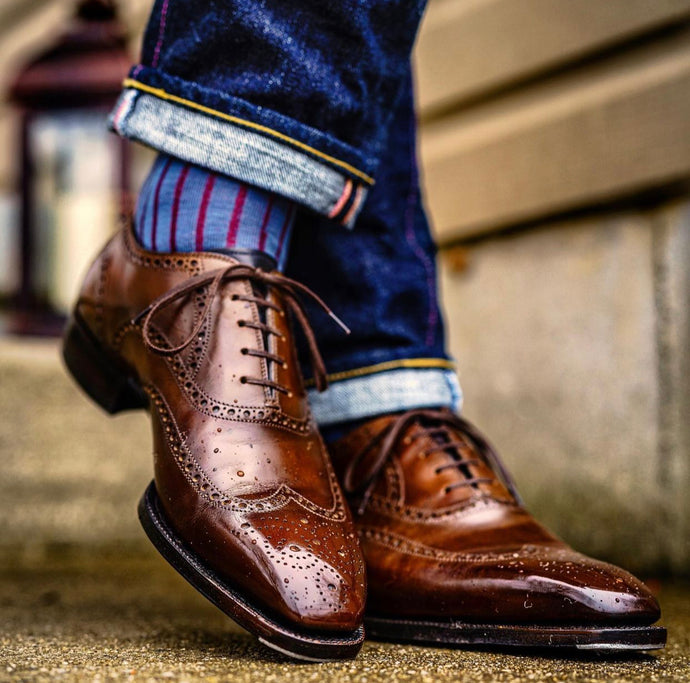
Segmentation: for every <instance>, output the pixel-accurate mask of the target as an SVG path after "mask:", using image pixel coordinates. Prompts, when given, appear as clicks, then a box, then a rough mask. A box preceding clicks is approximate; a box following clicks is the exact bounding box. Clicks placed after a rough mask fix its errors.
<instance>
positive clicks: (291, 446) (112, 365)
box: [63, 228, 365, 660]
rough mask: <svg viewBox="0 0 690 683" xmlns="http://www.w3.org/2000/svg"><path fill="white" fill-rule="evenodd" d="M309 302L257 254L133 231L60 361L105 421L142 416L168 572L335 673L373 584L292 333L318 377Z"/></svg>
mask: <svg viewBox="0 0 690 683" xmlns="http://www.w3.org/2000/svg"><path fill="white" fill-rule="evenodd" d="M257 258H258V259H259V261H258V265H259V267H257ZM305 293H306V294H307V295H308V294H309V292H308V290H306V288H304V287H302V286H301V285H299V283H296V282H295V281H293V280H289V279H288V278H285V277H284V276H282V275H281V274H280V273H278V272H276V271H271V270H270V269H269V268H268V267H267V264H265V263H263V262H261V257H260V256H257V255H256V254H254V255H252V254H248V253H241V254H240V253H238V254H236V255H233V254H232V253H227V254H217V253H198V254H155V253H150V252H146V251H145V250H143V249H141V248H140V247H139V246H138V245H137V244H136V241H135V238H134V236H133V234H132V232H131V230H130V229H129V228H126V229H124V230H123V231H122V232H121V233H119V234H118V235H117V236H115V237H114V239H113V240H111V242H110V243H109V244H108V245H107V246H106V248H105V249H104V250H103V252H102V253H101V254H100V255H99V256H98V258H97V259H96V262H95V263H94V264H93V266H92V268H91V269H90V271H89V273H88V275H87V277H86V280H85V283H84V286H83V289H82V292H81V295H80V297H79V300H78V302H77V304H76V307H75V309H74V313H73V316H72V318H71V321H70V323H69V326H68V329H67V332H66V335H65V341H64V351H63V355H64V357H65V361H66V364H67V367H68V369H69V370H70V371H71V373H72V374H73V375H74V376H75V378H76V379H77V381H78V382H79V384H81V386H82V387H83V388H84V389H85V390H86V391H87V393H89V394H90V395H91V397H92V398H94V399H95V400H96V401H97V402H98V403H99V404H100V405H101V406H102V407H104V408H105V409H106V410H108V411H109V412H111V413H115V412H118V411H120V410H124V409H128V408H148V410H149V412H150V415H151V420H152V425H153V443H154V473H155V478H154V482H155V483H152V485H151V486H150V487H149V488H148V489H147V491H146V493H145V495H144V497H143V498H142V500H141V503H140V506H139V516H140V519H141V521H142V524H143V526H144V528H145V530H146V532H147V534H148V535H149V537H150V538H151V540H152V541H153V543H154V544H155V545H156V547H157V548H158V549H159V550H160V552H161V553H162V554H163V555H164V557H165V558H166V559H167V560H168V561H169V562H170V563H171V564H172V565H173V566H174V567H175V568H176V569H177V570H178V571H179V572H180V573H181V574H182V575H183V576H185V578H187V579H188V580H189V581H190V582H191V583H192V584H193V585H194V586H195V587H196V588H198V589H199V590H200V591H201V592H202V593H203V594H204V595H206V596H207V597H208V598H209V599H211V600H212V601H213V602H214V603H215V604H217V605H218V606H219V607H220V608H221V609H223V610H224V611H225V612H226V613H227V614H228V615H229V616H231V617H232V618H234V619H235V620H236V621H237V622H238V623H240V625H242V626H243V627H245V628H247V629H248V630H249V631H251V632H253V633H254V634H256V635H257V636H258V637H259V638H260V639H261V640H262V641H263V642H265V643H266V644H267V645H269V646H271V647H273V648H275V649H277V650H280V651H281V652H284V653H286V654H289V655H291V656H294V657H299V658H303V659H313V660H327V659H341V658H346V657H352V656H354V655H355V654H356V653H357V651H358V650H359V648H360V646H361V643H362V640H363V629H362V618H363V610H364V602H365V572H364V565H363V559H362V556H361V552H360V549H359V546H358V541H357V538H356V535H355V533H354V529H353V527H352V523H351V517H350V513H349V511H348V509H347V506H346V504H345V502H344V499H343V496H342V493H341V490H340V487H339V484H338V482H337V479H336V476H335V474H334V472H333V470H332V468H331V464H330V461H329V458H328V455H327V453H326V450H325V448H324V445H323V442H322V440H321V438H320V436H319V433H318V431H317V429H316V426H315V424H314V422H313V420H312V417H311V415H310V412H309V407H308V404H307V399H306V393H305V389H304V386H303V382H302V378H301V374H300V370H299V366H298V364H297V361H296V357H295V349H294V343H293V339H292V330H291V321H290V319H291V318H292V319H294V320H295V321H296V322H297V323H299V324H301V325H302V326H303V328H304V331H305V333H306V336H307V338H308V339H309V340H310V342H311V348H312V353H313V354H314V356H315V359H314V360H315V367H316V368H317V371H318V370H320V369H322V363H321V361H320V356H319V355H318V349H316V347H315V344H314V340H313V334H312V333H311V330H310V328H309V324H308V322H307V320H306V317H305V316H304V313H303V312H302V309H301V304H300V303H299V295H302V294H305ZM321 374H323V373H321Z"/></svg>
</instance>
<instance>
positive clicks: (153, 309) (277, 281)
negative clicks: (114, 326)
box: [132, 263, 350, 393]
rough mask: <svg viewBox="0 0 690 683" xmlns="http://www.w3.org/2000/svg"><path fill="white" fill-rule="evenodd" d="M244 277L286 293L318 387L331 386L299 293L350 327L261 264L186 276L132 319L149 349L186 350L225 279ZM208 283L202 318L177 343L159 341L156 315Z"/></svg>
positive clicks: (260, 302)
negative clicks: (305, 345) (140, 324)
mask: <svg viewBox="0 0 690 683" xmlns="http://www.w3.org/2000/svg"><path fill="white" fill-rule="evenodd" d="M245 279H246V280H251V281H253V282H256V283H262V284H265V285H267V286H268V287H273V288H274V289H276V290H278V291H279V292H280V293H281V294H282V295H283V297H284V299H285V303H286V305H287V307H288V308H289V309H290V311H291V312H292V313H293V314H294V316H295V318H296V320H297V321H298V322H299V324H300V326H301V328H302V330H303V331H304V336H305V339H306V340H307V344H308V347H309V355H310V359H311V363H312V368H313V372H314V380H315V383H316V388H317V389H318V390H319V391H324V390H325V389H326V388H327V386H328V380H327V379H326V367H325V365H324V362H323V358H322V357H321V353H320V352H319V349H318V345H317V343H316V337H315V335H314V331H313V330H312V328H311V325H310V324H309V320H308V319H307V315H306V313H305V311H304V308H303V306H302V304H301V302H300V300H299V295H300V294H306V295H307V296H309V297H310V298H311V299H313V300H314V301H315V302H316V303H317V304H318V305H319V306H320V307H321V308H322V309H323V310H324V311H325V312H326V313H327V314H328V315H329V316H330V317H331V318H333V320H335V322H336V323H338V325H340V327H342V328H343V330H344V331H345V332H346V333H347V334H350V330H349V328H348V327H347V326H346V325H345V323H343V322H342V320H340V318H338V316H336V315H335V313H333V311H332V310H331V309H330V308H329V307H328V306H327V305H326V303H325V302H324V301H323V300H322V299H321V297H319V296H318V295H317V294H315V293H314V292H313V291H312V290H311V289H309V288H308V287H306V286H305V285H303V284H301V283H300V282H297V281H296V280H293V279H291V278H289V277H286V276H285V275H282V274H281V273H279V272H277V271H273V272H266V271H264V270H261V269H260V268H254V267H252V266H249V265H246V264H244V263H233V264H231V265H229V266H227V267H222V268H217V269H214V270H211V271H209V272H208V273H200V274H199V275H195V276H194V277H191V278H189V280H186V281H185V282H181V283H180V284H178V285H176V286H175V287H173V288H172V289H170V290H169V291H167V292H165V294H162V295H161V296H159V297H158V298H157V299H155V300H154V301H152V302H151V303H150V304H149V305H148V306H147V307H146V308H145V309H144V310H143V311H141V313H139V314H138V315H137V316H136V317H135V318H134V320H133V321H132V322H133V323H135V324H136V323H139V322H142V327H141V329H142V336H143V339H144V344H145V345H146V347H147V348H148V349H150V350H151V351H153V352H155V353H159V354H161V355H164V356H172V355H174V354H176V353H179V352H180V351H183V350H184V349H185V348H187V346H189V345H190V344H191V343H192V342H193V341H194V340H195V339H196V337H197V335H198V334H199V332H200V331H201V328H202V327H203V325H204V322H205V320H206V318H207V316H208V314H209V312H210V310H211V304H212V302H213V300H214V298H215V296H216V294H218V291H219V289H220V287H221V285H222V284H223V283H224V282H230V281H232V280H245ZM206 286H208V291H207V292H206V297H205V300H204V303H203V306H202V307H201V315H199V319H198V320H197V322H196V324H195V325H194V328H193V329H192V331H191V332H190V333H189V335H188V336H187V337H185V339H184V340H183V341H182V342H181V343H180V344H177V345H176V346H161V345H159V344H157V343H156V342H155V341H154V340H153V338H152V328H153V326H154V318H155V316H156V314H157V313H158V312H159V311H161V310H162V309H164V308H166V307H167V306H169V305H170V304H172V303H174V302H175V301H177V300H178V299H181V298H183V297H185V296H188V295H189V294H192V293H193V292H196V291H201V289H202V288H203V287H206ZM232 298H233V300H242V301H250V302H252V303H255V304H256V305H257V306H261V307H264V308H271V309H273V310H276V311H278V312H281V313H282V312H283V311H282V309H280V308H279V307H278V306H276V305H275V304H274V303H272V302H270V301H268V300H267V299H265V298H263V297H260V296H241V295H239V294H235V295H233V297H232ZM238 324H239V325H240V326H245V327H252V328H254V329H258V330H260V331H261V332H263V333H264V334H266V335H276V336H281V333H280V332H279V331H278V330H276V329H274V328H272V327H271V326H270V325H267V324H265V323H257V322H253V321H249V320H240V321H238ZM242 353H244V354H247V355H251V356H257V357H261V358H265V359H266V360H268V361H272V362H275V363H278V364H281V365H284V364H285V361H284V359H283V358H281V357H280V356H277V355H275V354H272V353H270V352H269V351H266V350H264V349H242ZM241 381H243V382H245V383H249V384H260V385H262V386H268V387H271V388H273V389H276V390H277V391H281V392H284V393H288V389H287V388H286V387H283V386H282V385H280V384H278V383H276V382H272V381H271V380H268V379H263V378H254V377H242V378H241Z"/></svg>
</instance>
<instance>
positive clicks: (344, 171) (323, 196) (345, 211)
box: [109, 79, 373, 227]
mask: <svg viewBox="0 0 690 683" xmlns="http://www.w3.org/2000/svg"><path fill="white" fill-rule="evenodd" d="M125 86H126V87H125V89H124V90H123V92H122V94H121V95H120V98H119V100H118V102H117V104H116V105H115V108H114V109H113V112H112V114H111V116H110V121H109V123H110V127H111V129H112V130H114V131H115V132H116V133H118V134H120V135H122V136H123V137H126V138H130V139H132V140H136V141H137V142H141V143H143V144H145V145H148V146H150V147H153V148H154V149H157V150H159V151H161V152H165V153H166V154H170V155H171V156H175V157H177V158H178V159H182V160H183V161H188V162H189V163H192V164H196V165H198V166H202V167H204V168H207V169H209V170H211V171H217V172H218V173H223V174H225V175H228V176H231V177H233V178H237V179H239V180H242V181H244V182H246V183H247V184H250V185H254V186H256V187H260V188H263V189H265V190H268V191H269V192H275V193H276V194H279V195H281V196H283V197H287V198H288V199H291V200H293V201H295V202H297V203H298V204H301V205H302V206H305V207H307V208H309V209H312V210H313V211H316V212H317V213H319V214H321V215H324V216H326V217H328V218H330V219H332V220H334V221H336V222H338V223H341V224H343V225H345V226H347V227H352V226H353V225H354V222H355V220H356V218H357V215H358V214H359V211H360V209H361V207H362V205H363V203H364V199H365V198H366V195H367V190H368V187H369V186H370V185H371V184H372V183H373V180H372V179H371V178H369V177H368V176H366V174H363V173H360V172H359V171H357V169H354V168H352V167H350V166H349V164H346V163H345V162H340V161H339V160H337V159H335V158H332V157H330V156H329V155H327V154H325V153H322V152H320V151H319V150H317V149H314V148H312V147H310V146H308V145H305V144H303V143H301V142H299V141H298V140H294V139H292V138H290V137H288V136H286V135H283V134H282V133H280V132H279V131H275V130H272V129H269V128H267V127H265V126H263V125H260V124H256V123H253V122H251V121H248V120H244V119H240V118H238V117H235V116H231V115H228V114H224V113H223V112H220V111H215V110H212V109H210V108H207V107H205V106H202V105H199V104H196V103H194V102H191V101H188V100H184V99H183V98H180V97H177V96H174V95H170V94H169V93H166V92H165V91H163V90H160V89H157V88H153V87H149V86H147V85H145V84H141V83H137V82H136V81H133V80H131V79H128V80H127V81H125ZM353 172H354V173H353ZM355 173H356V174H359V176H361V177H359V176H356V175H355Z"/></svg>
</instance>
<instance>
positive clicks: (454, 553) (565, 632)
mask: <svg viewBox="0 0 690 683" xmlns="http://www.w3.org/2000/svg"><path fill="white" fill-rule="evenodd" d="M331 452H332V456H333V459H334V463H335V466H336V470H337V471H338V473H339V475H340V476H341V477H342V481H343V483H344V486H345V489H346V491H347V492H348V493H349V495H350V500H351V504H352V509H353V510H354V511H355V525H356V527H357V530H358V533H359V536H360V539H361V543H362V549H363V551H364V556H365V559H366V563H367V578H368V593H369V595H368V600H367V611H366V617H365V624H366V626H367V633H368V634H369V635H370V636H374V637H378V638H381V639H385V640H397V641H411V642H423V643H432V644H439V643H445V644H449V645H468V644H473V645H500V646H511V647H513V646H516V647H570V648H584V649H601V650H618V649H639V650H645V649H657V648H660V647H663V646H664V643H665V639H666V631H665V629H663V628H661V627H658V626H657V627H655V626H651V624H653V623H654V622H655V621H656V620H657V619H658V618H659V616H660V612H659V606H658V603H657V602H656V600H655V599H654V597H653V596H652V595H651V593H650V592H649V590H648V589H647V588H646V587H645V586H644V584H642V583H641V582H640V581H638V580H637V579H636V578H635V577H633V576H632V575H631V574H629V573H628V572H625V571H623V570H622V569H619V568H618V567H614V566H613V565H610V564H606V563H604V562H599V561H597V560H594V559H591V558H588V557H586V556H584V555H582V554H580V553H577V552H575V551H574V550H572V549H571V548H569V547H568V546H567V545H566V544H564V543H563V542H562V541H560V540H559V539H557V538H556V537H555V536H553V535H552V534H551V533H549V532H548V531H547V530H546V529H544V527H542V526H541V525H539V524H538V523H537V522H536V521H535V520H534V519H533V518H532V517H531V516H530V515H529V514H528V513H527V511H526V510H525V509H524V508H523V507H522V506H521V504H520V503H519V500H518V498H517V494H516V493H515V490H514V487H513V486H512V484H511V482H510V480H509V478H508V475H507V473H506V471H505V469H504V468H503V466H502V465H501V463H500V460H499V459H498V456H497V455H496V453H495V452H494V451H493V450H492V449H491V447H490V445H489V444H488V443H487V442H486V440H485V439H484V438H483V437H482V435H481V434H480V433H479V432H478V431H477V430H476V429H475V428H474V427H472V425H470V424H469V423H467V422H466V421H465V420H463V419H461V418H459V417H457V416H455V415H452V414H451V413H450V412H448V411H431V410H419V411H410V412H409V413H406V414H403V415H398V416H385V417H381V418H377V419H374V420H371V421H370V422H367V423H365V424H364V425H362V426H360V427H359V428H357V429H356V430H354V431H353V432H352V433H351V434H349V435H348V436H346V437H345V438H344V439H341V440H340V441H338V442H337V443H336V444H335V445H334V446H333V447H332V449H331ZM401 595H402V596H404V600H401V599H400V596H401Z"/></svg>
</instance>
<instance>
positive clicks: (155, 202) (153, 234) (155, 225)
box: [150, 157, 173, 251]
mask: <svg viewBox="0 0 690 683" xmlns="http://www.w3.org/2000/svg"><path fill="white" fill-rule="evenodd" d="M172 162H173V160H172V157H169V158H168V160H167V161H166V162H165V166H163V170H162V171H161V175H160V177H159V178H158V182H157V183H156V191H155V192H154V194H153V226H152V227H151V244H150V247H151V249H153V250H154V251H155V250H156V230H157V228H158V200H159V198H160V195H161V186H162V185H163V181H164V180H165V176H166V175H167V174H168V169H169V168H170V164H172Z"/></svg>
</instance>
